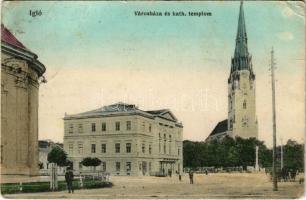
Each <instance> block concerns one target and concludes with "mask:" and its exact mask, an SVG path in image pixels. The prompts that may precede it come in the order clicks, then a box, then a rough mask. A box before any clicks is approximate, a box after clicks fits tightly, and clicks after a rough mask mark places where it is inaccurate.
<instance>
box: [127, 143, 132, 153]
mask: <svg viewBox="0 0 306 200" xmlns="http://www.w3.org/2000/svg"><path fill="white" fill-rule="evenodd" d="M126 153H131V143H126Z"/></svg>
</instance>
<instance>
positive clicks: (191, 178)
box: [189, 170, 193, 184]
mask: <svg viewBox="0 0 306 200" xmlns="http://www.w3.org/2000/svg"><path fill="white" fill-rule="evenodd" d="M189 179H190V184H193V171H191V170H190V171H189Z"/></svg>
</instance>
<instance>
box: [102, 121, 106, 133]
mask: <svg viewBox="0 0 306 200" xmlns="http://www.w3.org/2000/svg"><path fill="white" fill-rule="evenodd" d="M102 131H106V123H105V122H103V123H102Z"/></svg>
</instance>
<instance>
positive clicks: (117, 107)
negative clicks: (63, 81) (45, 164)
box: [64, 103, 183, 176]
mask: <svg viewBox="0 0 306 200" xmlns="http://www.w3.org/2000/svg"><path fill="white" fill-rule="evenodd" d="M64 127H65V133H64V149H65V151H66V152H67V153H68V158H69V159H70V160H71V161H72V162H73V169H74V170H76V171H77V172H86V171H89V170H90V169H89V168H87V167H84V166H82V165H81V164H80V162H81V161H82V160H83V158H85V157H97V158H99V159H100V160H101V161H102V163H101V165H100V166H98V167H96V171H102V172H108V173H110V174H111V175H132V176H139V175H167V174H169V173H170V172H171V173H172V174H175V173H180V172H182V169H183V155H182V152H183V144H182V139H183V125H182V123H180V122H179V121H178V120H177V119H176V117H175V116H174V115H173V113H172V112H171V111H170V110H168V109H163V110H154V111H143V110H140V109H138V108H137V107H136V106H135V105H132V104H124V103H117V104H113V105H109V106H104V107H102V108H99V109H96V110H92V111H88V112H84V113H80V114H75V115H65V117H64Z"/></svg>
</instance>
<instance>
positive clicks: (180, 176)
mask: <svg viewBox="0 0 306 200" xmlns="http://www.w3.org/2000/svg"><path fill="white" fill-rule="evenodd" d="M179 181H182V175H181V173H179Z"/></svg>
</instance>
